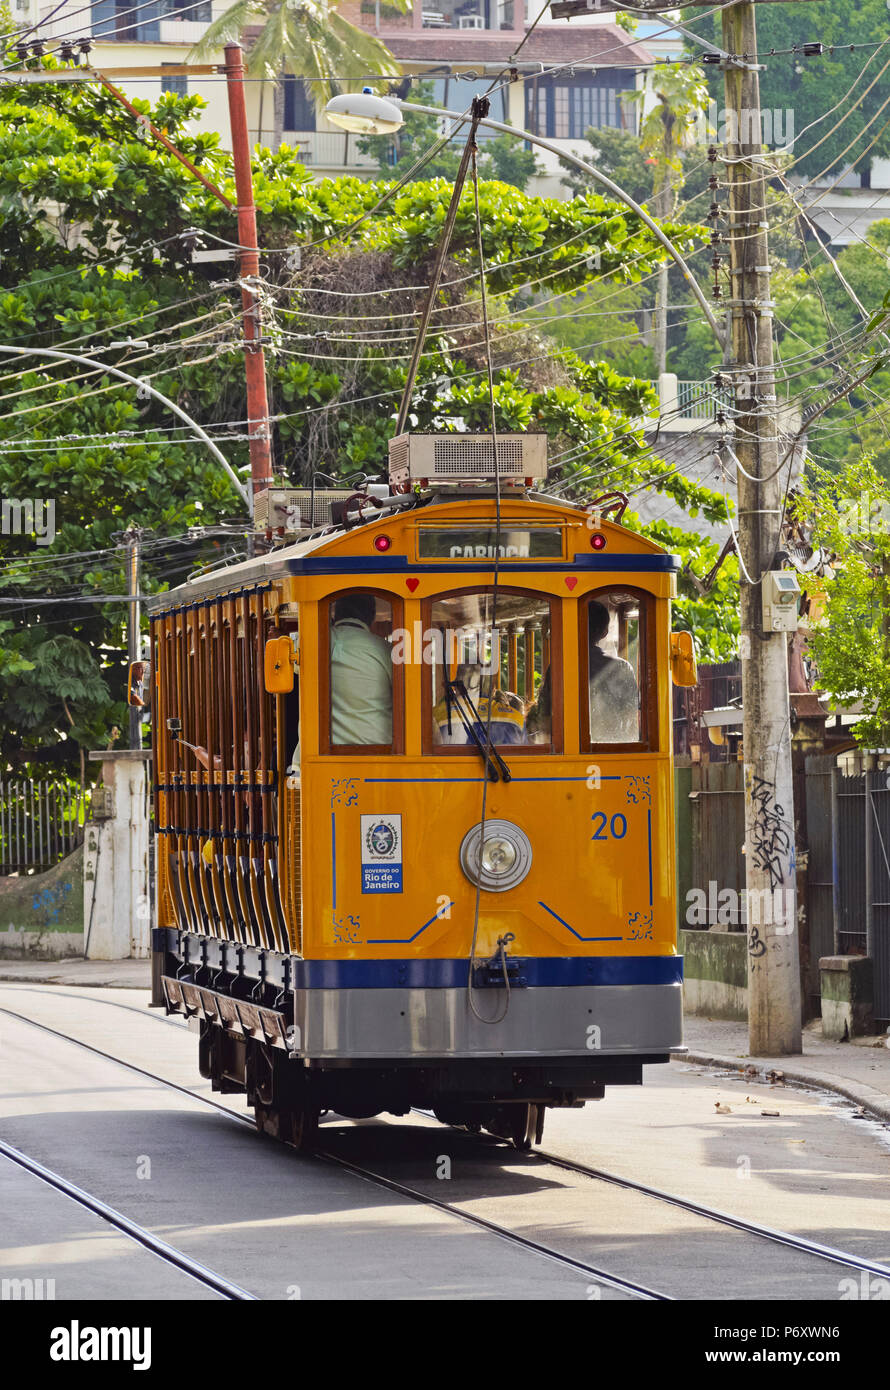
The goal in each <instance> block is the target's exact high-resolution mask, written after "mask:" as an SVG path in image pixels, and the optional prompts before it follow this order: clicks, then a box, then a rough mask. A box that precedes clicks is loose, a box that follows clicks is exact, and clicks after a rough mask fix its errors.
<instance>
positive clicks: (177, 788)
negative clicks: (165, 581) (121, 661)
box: [166, 609, 198, 931]
mask: <svg viewBox="0 0 890 1390" xmlns="http://www.w3.org/2000/svg"><path fill="white" fill-rule="evenodd" d="M180 619H181V610H178V609H177V610H174V611H173V612H171V613H170V614H169V615H168V618H167V656H168V660H167V663H166V668H167V709H168V711H169V717H170V718H171V719H180V720H181V719H182V700H181V697H180V692H179V671H178V667H179V649H178V638H177V627H178V624H179V622H180ZM168 735H169V748H170V753H171V763H172V773H173V775H172V777H171V784H172V788H173V791H172V797H173V822H172V823H173V834H172V835H171V836H170V841H171V849H170V858H169V861H168V862H169V863H170V865H171V867H172V869H173V876H174V882H175V884H176V888H177V891H178V895H179V905H180V907H181V909H182V922H181V926H182V929H183V930H184V931H197V929H198V922H197V916H196V914H195V912H194V905H193V903H192V901H191V897H190V895H189V890H188V882H187V875H186V869H185V853H184V848H183V826H184V825H185V799H184V792H183V768H182V755H181V750H182V745H181V744H180V742H179V738H178V736H177V735H176V734H175V733H172V732H170V731H168Z"/></svg>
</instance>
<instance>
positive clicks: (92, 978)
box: [0, 956, 151, 994]
mask: <svg viewBox="0 0 890 1390" xmlns="http://www.w3.org/2000/svg"><path fill="white" fill-rule="evenodd" d="M0 981H7V982H12V981H14V982H15V983H16V984H29V985H36V984H41V985H79V986H81V987H83V986H85V985H87V986H91V987H93V988H95V989H143V990H145V992H146V994H148V993H149V992H150V990H151V962H150V961H147V960H82V959H81V957H80V956H72V957H71V959H70V960H0Z"/></svg>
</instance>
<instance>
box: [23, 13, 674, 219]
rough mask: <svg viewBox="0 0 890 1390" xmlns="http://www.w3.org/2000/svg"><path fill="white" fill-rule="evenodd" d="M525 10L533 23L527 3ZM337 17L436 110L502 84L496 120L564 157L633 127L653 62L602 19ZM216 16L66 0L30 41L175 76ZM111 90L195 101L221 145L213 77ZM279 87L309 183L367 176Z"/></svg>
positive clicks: (303, 105) (137, 81)
mask: <svg viewBox="0 0 890 1390" xmlns="http://www.w3.org/2000/svg"><path fill="white" fill-rule="evenodd" d="M528 2H529V4H530V7H531V8H532V10H533V12H535V13H536V8H537V7H536V5H535V0H528ZM13 3H14V5H15V6H16V8H15V9H14V16H13V17H14V19H15V20H16V22H17V23H19V24H22V23H24V24H35V23H37V21H38V20H41V19H44V18H45V17H48V16H49V15H50V13H51V12H53V10H54V7H53V6H52V4H51V3H47V0H13ZM338 8H339V10H340V12H341V13H342V14H343V15H344V17H346V18H348V19H349V20H351V21H352V23H354V24H356V25H359V26H360V27H362V28H364V29H367V30H368V31H369V32H370V33H373V34H374V35H376V36H377V37H379V38H380V39H381V41H382V42H383V43H384V44H385V45H386V46H387V48H389V50H390V51H391V52H392V54H393V55H394V57H395V58H396V59H397V60H398V63H399V66H400V68H401V70H402V72H403V73H404V74H405V75H406V77H413V78H423V79H424V80H426V81H430V82H432V84H433V92H434V96H433V104H434V105H441V106H443V107H446V108H450V109H453V110H459V111H464V110H466V109H467V107H468V106H469V103H470V100H471V98H472V97H473V96H474V95H477V94H481V93H483V92H485V91H487V89H488V88H489V86H490V85H491V83H492V79H493V78H496V77H498V76H502V77H503V82H502V84H500V85H499V86H498V87H497V89H496V91H495V92H494V93H493V95H492V115H493V116H494V118H495V119H497V120H501V121H504V122H505V123H506V124H509V125H513V126H515V127H517V128H519V129H523V130H529V131H532V132H534V133H536V134H539V135H541V136H544V137H546V138H548V139H551V140H554V141H556V142H557V143H558V144H559V145H560V146H564V147H565V148H566V149H571V148H579V149H583V146H584V143H585V141H584V136H585V132H586V130H587V129H588V128H589V127H591V126H610V127H617V128H624V129H631V130H635V129H636V122H637V108H636V105H635V104H633V103H628V102H627V101H625V100H624V99H623V96H622V94H623V93H626V92H627V91H628V90H630V89H632V88H635V87H638V86H641V85H642V84H643V82H644V79H645V70H646V67H647V65H648V64H650V63H651V61H652V55H651V54H650V53H649V51H648V50H647V49H646V48H645V47H643V45H642V44H640V43H638V42H635V41H633V40H632V39H631V38H630V37H629V36H628V35H627V34H626V33H624V31H623V30H621V29H619V28H618V27H617V26H616V25H615V24H614V23H612V22H611V21H610V19H609V17H608V16H591V17H590V18H589V19H588V18H586V17H584V18H581V19H580V20H579V19H574V20H573V21H572V22H571V24H568V23H566V22H565V21H562V22H559V23H556V22H552V21H549V20H546V19H545V20H544V21H542V22H541V23H540V24H538V25H536V26H535V28H534V30H533V32H532V33H531V35H530V36H529V37H528V38H526V35H527V32H528V29H529V28H530V26H531V20H530V19H529V18H528V16H527V13H526V0H421V3H419V4H418V5H416V6H415V8H414V9H413V10H412V11H411V12H409V13H408V14H400V13H399V12H398V11H397V10H394V9H392V8H391V7H390V6H387V5H386V4H385V3H384V0H344V3H342V4H341V5H340V6H339V7H338ZM225 9H226V5H225V4H224V3H222V0H148V2H147V3H146V0H141V2H140V0H135V4H134V0H94V3H93V4H92V6H91V7H90V9H88V10H85V9H84V7H83V6H82V5H81V4H80V3H78V0H68V3H67V4H65V5H64V6H63V7H62V8H61V9H59V10H58V11H57V12H54V13H53V14H52V18H51V19H49V20H48V22H47V23H46V24H44V25H42V26H41V29H40V31H39V36H40V37H41V38H42V39H43V41H44V42H45V43H46V46H47V48H48V49H50V48H55V47H57V45H58V42H59V41H61V40H62V39H69V40H75V39H78V38H83V37H89V38H90V39H91V41H92V49H91V53H90V60H91V62H93V63H94V64H95V66H97V67H101V68H102V69H103V70H107V69H113V68H126V67H137V66H145V67H163V66H169V67H171V68H175V67H177V66H178V65H181V64H183V63H186V62H187V61H188V59H189V55H190V53H191V51H192V48H193V46H194V44H195V43H196V42H197V41H198V40H199V39H200V38H201V37H202V36H203V34H204V32H205V31H206V28H207V25H208V24H209V22H210V20H211V19H212V18H216V17H217V16H218V15H220V14H222V13H224V11H225ZM66 16H68V17H66ZM32 37H35V36H32ZM524 40H525V41H524ZM523 41H524V42H523ZM520 45H522V46H521V48H520ZM514 54H516V55H517V56H516V57H515V60H514ZM219 59H220V61H222V54H221V53H220V54H219ZM511 60H513V61H511ZM369 77H370V75H369ZM120 85H121V86H122V88H123V89H124V90H125V91H126V92H127V94H128V95H129V96H131V97H135V96H139V97H144V98H146V99H147V100H149V101H153V100H156V99H157V98H158V96H159V95H160V94H161V92H163V91H176V92H181V93H185V92H190V93H197V94H198V95H200V96H201V97H203V98H204V100H205V101H206V102H207V109H206V110H205V112H204V113H203V116H202V124H203V125H204V127H205V128H209V129H212V130H216V131H217V132H218V133H219V135H220V137H221V139H222V141H223V144H224V145H226V146H227V145H228V144H229V133H228V112H227V106H226V94H225V83H224V79H223V78H222V77H220V76H215V75H214V76H207V75H200V76H194V77H192V76H190V75H183V74H179V73H172V72H171V74H170V76H169V77H163V76H160V77H157V76H154V77H146V78H140V77H132V76H127V77H125V78H121V79H120ZM283 85H284V93H283V95H284V103H283V105H284V129H283V138H284V140H285V141H286V143H288V144H290V145H293V146H296V148H297V149H298V150H299V152H300V158H301V159H302V160H303V161H304V163H305V164H306V165H307V167H308V168H310V169H312V170H313V171H314V172H316V173H317V174H318V175H319V176H324V175H336V174H338V173H343V172H345V171H348V172H350V173H354V174H358V175H360V176H361V175H364V176H371V175H372V174H374V173H375V172H376V170H377V164H376V161H375V160H374V159H373V158H372V157H370V156H368V155H366V154H363V153H362V152H361V151H360V150H359V148H358V142H357V140H356V138H355V137H354V136H349V137H347V136H345V134H344V132H343V131H341V130H337V129H336V128H335V127H333V126H331V125H330V123H329V122H328V121H326V120H325V118H324V116H323V115H322V114H320V113H318V112H317V111H316V107H315V102H314V100H313V93H312V84H311V83H307V84H305V85H304V83H303V81H302V80H301V78H300V77H299V75H296V76H292V77H288V78H286V79H285V81H284V84H283ZM264 87H265V90H263V88H264ZM408 99H410V96H409V98H408ZM247 105H248V121H249V124H250V128H251V131H250V133H251V137H252V139H255V140H262V141H264V142H266V143H269V142H270V141H271V140H272V137H273V130H274V117H273V112H274V96H273V92H272V90H271V84H263V83H261V82H259V81H256V82H251V83H250V84H249V87H248V93H247ZM540 163H541V164H542V166H543V169H544V172H543V174H542V176H541V177H540V178H538V179H536V180H534V182H533V184H532V185H530V188H529V191H530V192H534V193H542V194H547V195H549V196H564V195H565V193H566V190H565V188H564V187H563V186H562V184H561V181H560V180H561V170H560V168H559V163H558V159H557V157H556V156H555V155H548V154H544V155H541V156H540Z"/></svg>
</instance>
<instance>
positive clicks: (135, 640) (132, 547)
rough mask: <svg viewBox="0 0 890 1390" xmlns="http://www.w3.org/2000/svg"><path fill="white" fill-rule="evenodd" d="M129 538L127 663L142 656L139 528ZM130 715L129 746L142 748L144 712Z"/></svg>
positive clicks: (133, 711)
mask: <svg viewBox="0 0 890 1390" xmlns="http://www.w3.org/2000/svg"><path fill="white" fill-rule="evenodd" d="M126 536H127V594H128V595H129V600H130V601H129V603H128V604H127V661H128V662H133V661H138V660H139V659H140V656H141V650H140V648H141V641H140V632H139V628H140V604H139V599H138V594H139V568H140V561H141V558H142V555H141V547H140V541H141V539H142V533H141V531H140V530H139V528H138V526H131V527H130V528H129V530H128V531H127V533H126ZM127 713H128V715H129V723H130V728H129V734H130V737H129V744H130V747H131V748H141V747H142V711H141V709H139V708H138V706H134V705H131V706H130V708H129V710H128V711H127Z"/></svg>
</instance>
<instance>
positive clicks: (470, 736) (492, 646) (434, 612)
mask: <svg viewBox="0 0 890 1390" xmlns="http://www.w3.org/2000/svg"><path fill="white" fill-rule="evenodd" d="M427 626H428V627H429V628H431V629H432V630H433V632H434V633H435V641H434V643H433V648H432V650H433V656H434V660H433V661H432V662H431V663H430V668H431V669H430V677H429V680H430V689H431V696H430V704H431V715H430V735H431V738H430V742H431V744H432V747H433V749H435V750H438V749H441V748H443V747H447V746H452V747H460V748H463V749H466V748H467V747H468V746H473V745H474V743H475V741H476V740H475V737H474V734H475V735H480V734H481V736H482V737H483V738H484V734H485V730H486V728H488V727H489V717H490V730H491V741H492V743H494V744H499V745H502V746H504V745H526V746H529V745H537V746H539V747H540V746H542V745H543V746H546V747H549V746H550V745H551V738H552V722H553V695H552V689H551V674H550V648H551V611H550V600H549V599H546V598H544V597H542V596H541V595H538V594H525V593H520V592H517V591H516V590H505V589H501V590H500V591H499V592H498V596H497V605H496V606H495V602H494V595H493V594H492V592H491V591H490V590H479V591H476V592H472V593H463V594H455V595H452V596H449V597H447V598H441V599H437V600H435V601H433V602H432V603H431V605H430V610H429V620H428V624H427ZM425 660H426V657H425Z"/></svg>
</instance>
